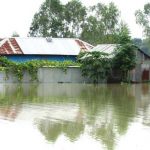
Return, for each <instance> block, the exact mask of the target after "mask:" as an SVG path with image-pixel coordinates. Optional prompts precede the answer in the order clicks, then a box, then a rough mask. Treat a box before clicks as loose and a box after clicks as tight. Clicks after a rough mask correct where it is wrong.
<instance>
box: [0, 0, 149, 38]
mask: <svg viewBox="0 0 150 150" xmlns="http://www.w3.org/2000/svg"><path fill="white" fill-rule="evenodd" d="M61 1H62V2H63V3H66V2H67V1H69V0H61ZM80 1H81V2H82V3H83V4H84V5H86V6H90V5H94V4H96V3H98V2H101V3H106V4H108V3H109V2H111V1H113V2H114V3H115V4H116V5H117V7H118V9H119V10H120V11H121V16H122V19H123V20H124V21H125V22H126V23H127V24H128V25H129V28H130V31H131V35H132V37H142V29H141V27H140V26H139V25H136V22H135V16H134V13H135V10H137V9H143V6H144V4H146V3H148V2H149V0H135V1H134V0H80ZM43 2H44V0H0V20H1V21H0V37H9V36H11V35H12V33H13V32H14V31H16V32H17V33H18V34H19V35H20V36H22V37H26V36H27V33H28V31H29V27H30V24H31V21H32V18H33V15H34V14H35V12H37V11H38V9H39V7H40V5H41V4H42V3H43Z"/></svg>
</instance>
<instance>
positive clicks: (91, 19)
mask: <svg viewBox="0 0 150 150" xmlns="http://www.w3.org/2000/svg"><path fill="white" fill-rule="evenodd" d="M89 14H91V15H89V16H88V17H87V19H86V23H85V25H84V28H83V31H82V33H81V39H83V40H86V41H88V42H90V43H92V44H94V45H96V44H100V43H111V44H112V43H116V40H115V33H116V32H117V28H118V25H119V16H120V14H119V10H118V8H117V7H116V6H115V4H114V3H112V2H111V3H109V4H108V5H105V4H102V3H98V4H97V5H94V6H92V7H91V8H90V9H89Z"/></svg>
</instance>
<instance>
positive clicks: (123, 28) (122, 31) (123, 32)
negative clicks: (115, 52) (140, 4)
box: [115, 22, 132, 44]
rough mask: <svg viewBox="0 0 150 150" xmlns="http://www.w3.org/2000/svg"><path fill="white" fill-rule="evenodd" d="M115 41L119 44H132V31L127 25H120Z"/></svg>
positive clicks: (122, 23)
mask: <svg viewBox="0 0 150 150" xmlns="http://www.w3.org/2000/svg"><path fill="white" fill-rule="evenodd" d="M115 40H116V43H117V44H127V43H132V40H131V36H130V31H129V28H128V25H127V24H126V23H124V22H121V23H120V25H119V28H118V31H117V32H116V33H115Z"/></svg>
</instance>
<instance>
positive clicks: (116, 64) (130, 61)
mask: <svg viewBox="0 0 150 150" xmlns="http://www.w3.org/2000/svg"><path fill="white" fill-rule="evenodd" d="M136 50H137V47H136V46H135V45H133V44H131V43H126V44H121V45H118V46H117V48H116V54H115V57H114V58H113V61H112V62H113V69H117V70H120V72H121V77H122V81H128V72H129V71H130V70H132V69H133V68H134V67H135V65H136V56H135V51H136Z"/></svg>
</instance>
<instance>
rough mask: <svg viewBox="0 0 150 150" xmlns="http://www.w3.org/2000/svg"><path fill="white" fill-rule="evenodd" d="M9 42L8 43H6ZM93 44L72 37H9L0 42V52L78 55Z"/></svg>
mask: <svg viewBox="0 0 150 150" xmlns="http://www.w3.org/2000/svg"><path fill="white" fill-rule="evenodd" d="M6 43H7V45H6ZM90 48H93V46H92V45H90V44H88V43H86V42H84V41H82V40H79V39H72V38H52V39H49V40H47V38H40V37H27V38H20V37H16V38H7V39H3V40H2V41H1V42H0V54H38V55H78V54H79V52H80V51H89V50H90Z"/></svg>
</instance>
